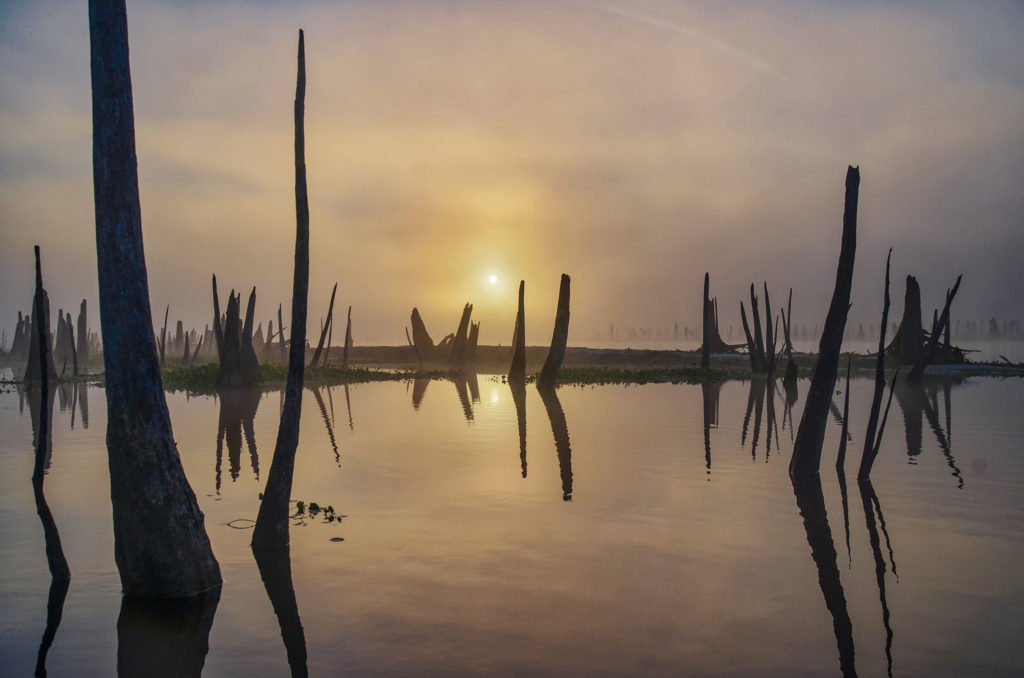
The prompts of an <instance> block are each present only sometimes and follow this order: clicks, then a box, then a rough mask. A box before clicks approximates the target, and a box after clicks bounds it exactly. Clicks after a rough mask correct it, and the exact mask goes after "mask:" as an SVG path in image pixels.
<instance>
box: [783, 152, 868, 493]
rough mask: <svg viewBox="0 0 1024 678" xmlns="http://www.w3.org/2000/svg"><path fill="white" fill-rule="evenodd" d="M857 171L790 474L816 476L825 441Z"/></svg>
mask: <svg viewBox="0 0 1024 678" xmlns="http://www.w3.org/2000/svg"><path fill="white" fill-rule="evenodd" d="M859 188H860V171H859V170H858V169H857V168H856V167H852V166H851V167H850V168H849V169H848V170H847V173H846V200H845V207H844V210H843V239H842V246H841V248H840V251H839V264H838V266H837V267H836V285H835V289H834V290H833V292H832V302H831V304H829V308H828V315H826V316H825V329H824V330H822V333H821V340H820V341H819V343H818V360H817V362H816V363H815V365H814V372H813V373H812V375H811V386H810V389H809V390H808V392H807V400H806V401H805V403H804V411H803V415H802V416H801V417H800V426H799V428H798V429H797V432H796V440H795V441H794V442H793V457H792V459H791V460H790V463H789V474H790V475H791V476H796V475H809V474H810V475H817V473H818V468H819V466H820V465H821V446H822V443H823V442H824V440H825V425H826V423H827V421H828V410H829V405H830V404H831V402H832V393H833V392H834V390H835V385H836V372H837V371H838V368H839V351H840V350H841V349H842V346H843V332H844V330H845V329H846V317H847V314H848V312H849V310H850V290H851V288H852V287H853V264H854V260H855V258H856V254H857V198H858V193H859Z"/></svg>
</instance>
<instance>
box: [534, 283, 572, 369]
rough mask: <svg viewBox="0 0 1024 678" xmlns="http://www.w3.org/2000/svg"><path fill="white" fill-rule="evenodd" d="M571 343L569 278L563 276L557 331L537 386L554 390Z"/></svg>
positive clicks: (556, 318) (552, 336)
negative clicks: (567, 345) (566, 351)
mask: <svg viewBox="0 0 1024 678" xmlns="http://www.w3.org/2000/svg"><path fill="white" fill-rule="evenodd" d="M568 341H569V276H567V275H566V274H565V273H563V274H562V280H561V282H560V283H559V286H558V308H557V310H556V311H555V329H554V330H553V331H552V333H551V348H549V349H548V357H547V358H546V359H545V360H544V367H543V368H541V371H540V374H539V375H537V386H539V387H551V388H553V387H554V385H555V382H557V381H558V372H559V370H561V369H562V361H564V360H565V345H566V344H567V343H568Z"/></svg>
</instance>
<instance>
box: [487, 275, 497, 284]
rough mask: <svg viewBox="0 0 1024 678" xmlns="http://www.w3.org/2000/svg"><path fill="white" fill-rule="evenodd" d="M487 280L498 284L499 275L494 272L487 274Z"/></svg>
mask: <svg viewBox="0 0 1024 678" xmlns="http://www.w3.org/2000/svg"><path fill="white" fill-rule="evenodd" d="M487 282H489V283H491V284H492V285H497V284H498V276H496V275H494V274H493V273H492V274H491V275H489V276H487Z"/></svg>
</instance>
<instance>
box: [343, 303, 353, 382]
mask: <svg viewBox="0 0 1024 678" xmlns="http://www.w3.org/2000/svg"><path fill="white" fill-rule="evenodd" d="M351 348H352V307H351V306H349V307H348V319H347V320H346V321H345V348H344V349H343V350H342V352H341V367H342V369H345V370H347V369H348V356H349V350H350V349H351Z"/></svg>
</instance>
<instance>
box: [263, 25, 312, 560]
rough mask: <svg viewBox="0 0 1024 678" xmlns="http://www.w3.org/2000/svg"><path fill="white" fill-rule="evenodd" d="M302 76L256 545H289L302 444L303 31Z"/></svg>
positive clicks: (305, 260) (305, 283)
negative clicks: (271, 424) (273, 403)
mask: <svg viewBox="0 0 1024 678" xmlns="http://www.w3.org/2000/svg"><path fill="white" fill-rule="evenodd" d="M297 70H298V75H297V77H296V84H295V276H294V280H293V282H292V333H291V350H290V354H289V360H288V382H287V384H286V385H285V395H284V407H283V408H282V411H281V425H280V426H279V427H278V430H277V443H276V445H275V447H274V460H273V462H272V463H271V465H270V474H269V477H268V478H267V486H266V489H265V490H264V492H263V501H261V502H260V510H259V514H258V515H257V517H256V527H255V528H254V529H253V535H252V546H253V548H254V549H257V548H285V547H287V546H288V501H289V499H290V498H291V491H292V472H293V471H294V469H295V450H296V448H297V447H298V444H299V417H300V414H301V412H302V382H303V376H304V371H305V367H306V356H305V353H306V303H307V297H308V292H309V200H308V198H307V195H306V152H305V134H304V131H303V113H304V104H305V96H306V55H305V45H304V39H303V34H302V31H301V30H300V31H299V56H298V69H297Z"/></svg>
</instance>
